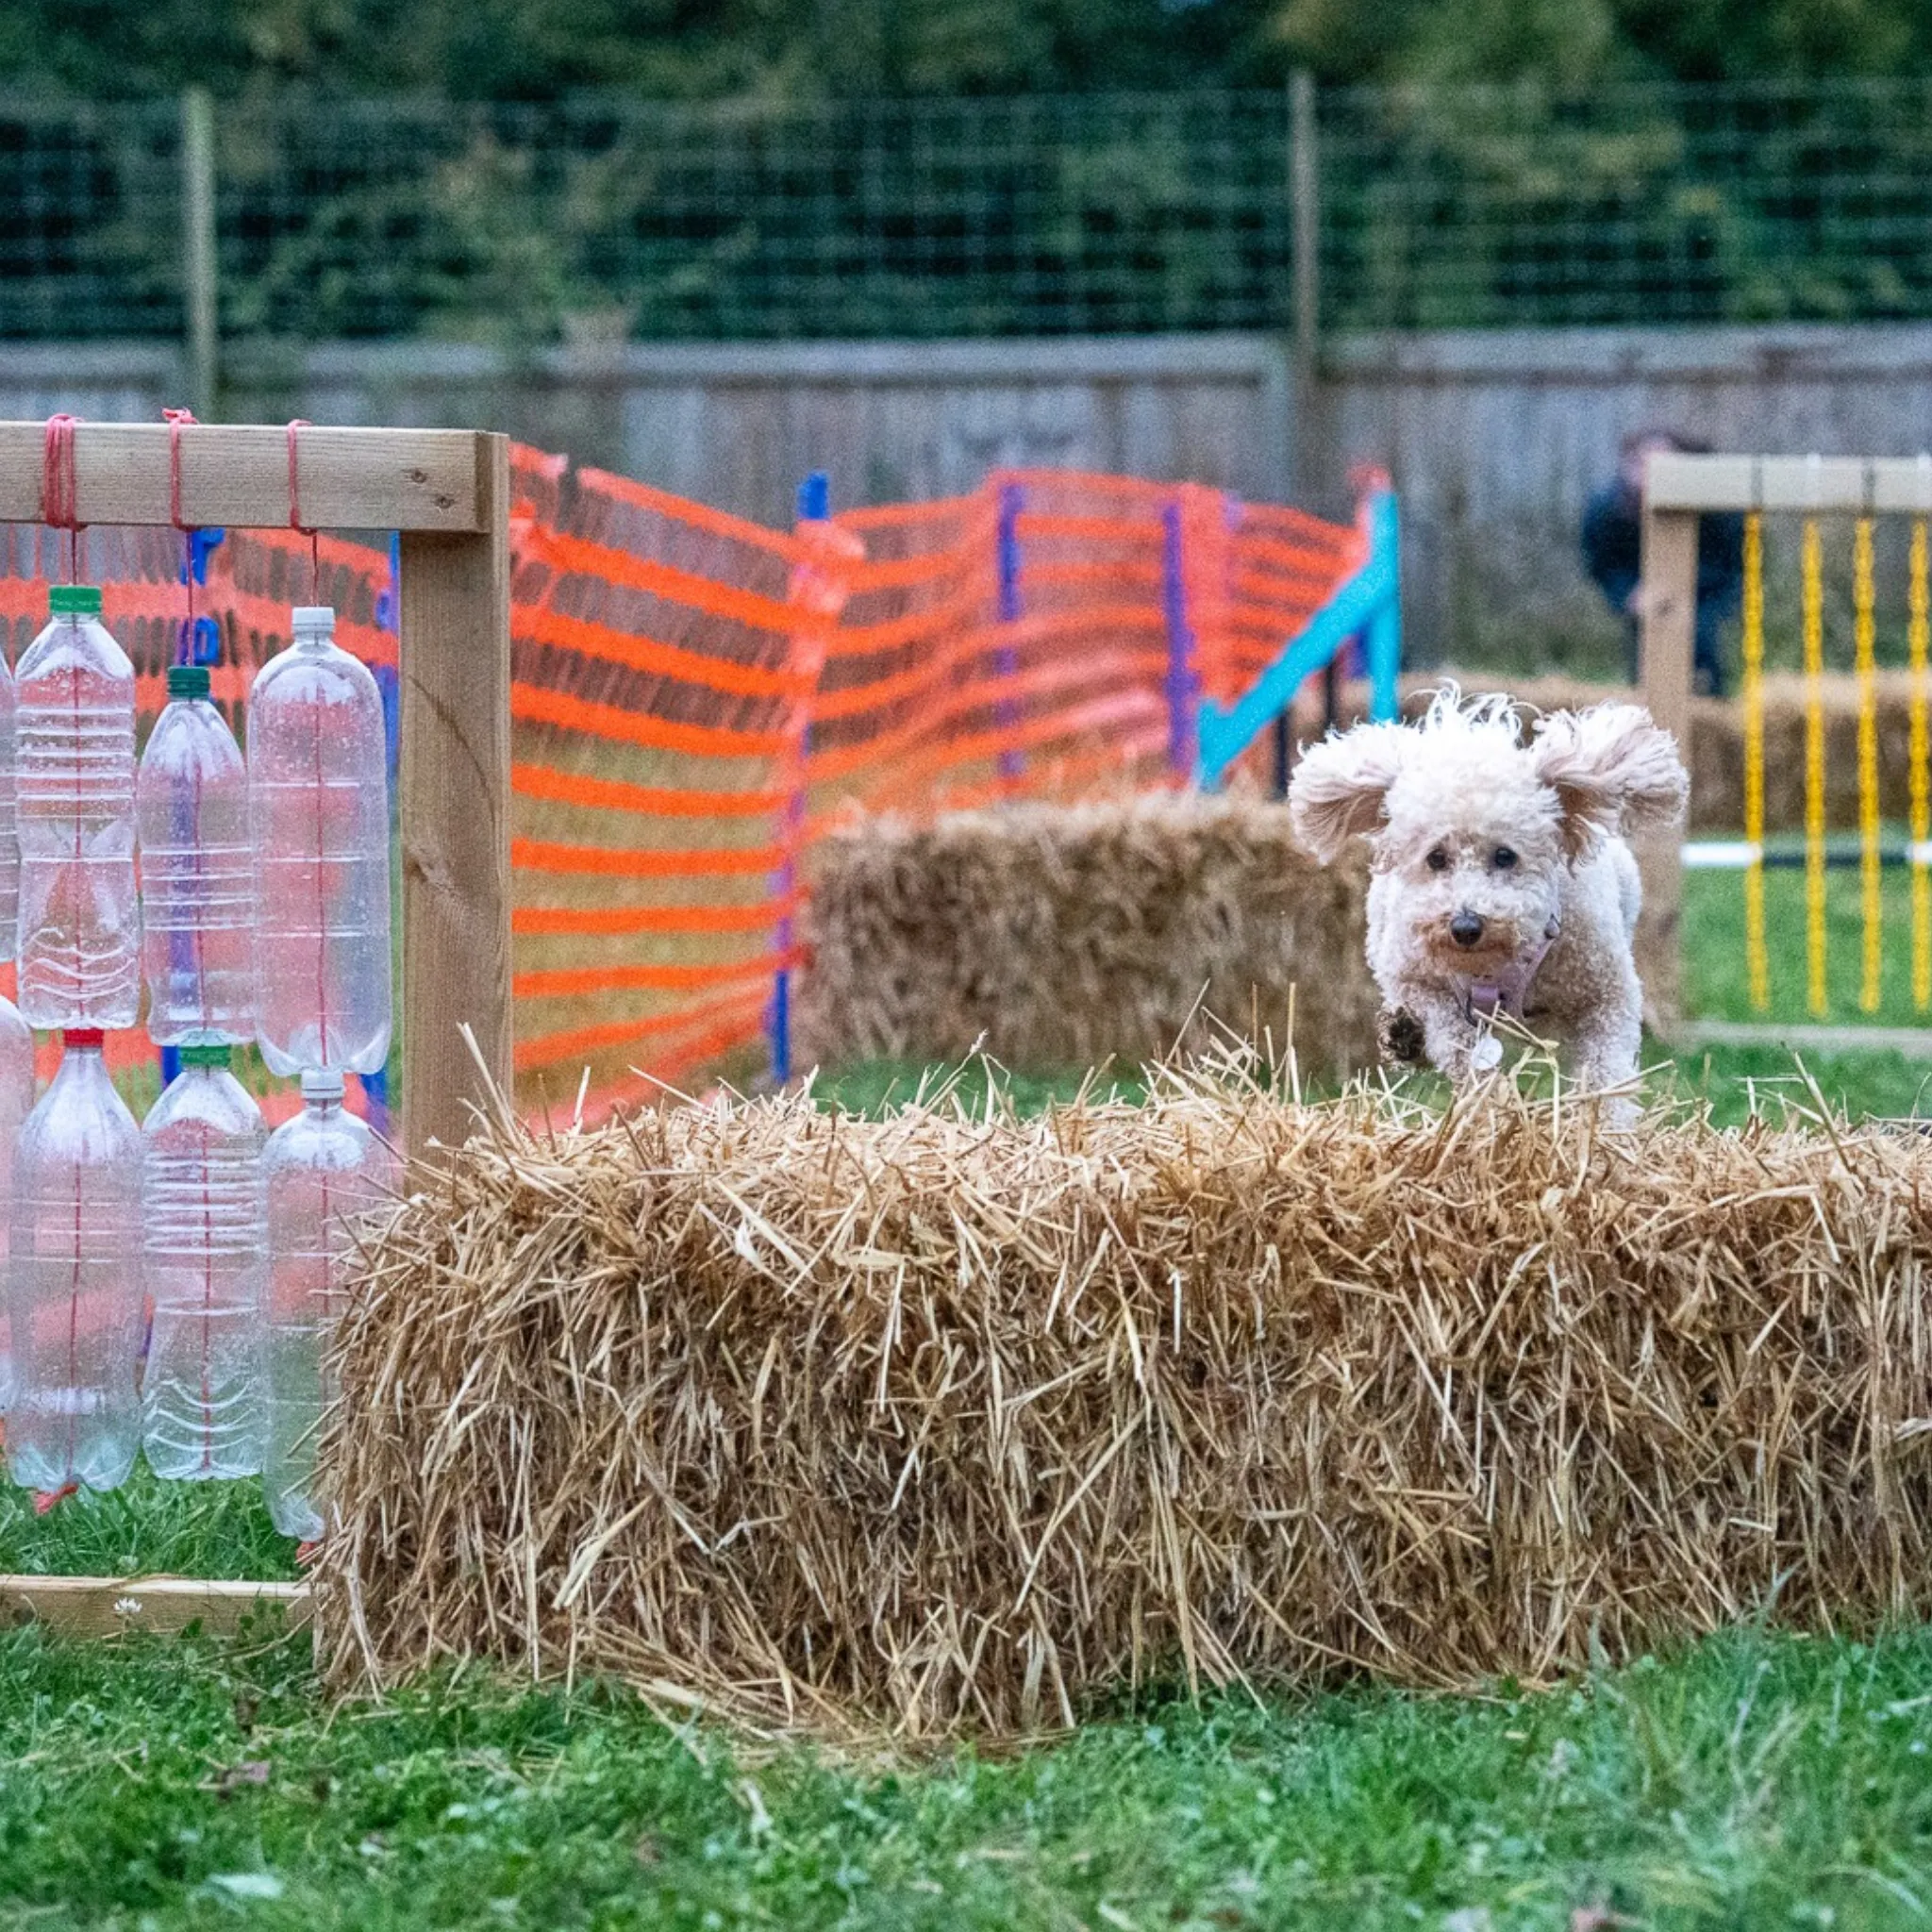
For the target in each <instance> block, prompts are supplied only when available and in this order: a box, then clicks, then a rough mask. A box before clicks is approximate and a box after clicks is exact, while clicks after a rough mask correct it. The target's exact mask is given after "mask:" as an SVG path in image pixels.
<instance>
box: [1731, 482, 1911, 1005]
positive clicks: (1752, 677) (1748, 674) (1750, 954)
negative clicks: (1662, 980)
mask: <svg viewBox="0 0 1932 1932" xmlns="http://www.w3.org/2000/svg"><path fill="white" fill-rule="evenodd" d="M1743 647H1744V842H1745V844H1747V845H1748V846H1750V848H1751V862H1750V864H1749V865H1747V866H1746V867H1745V868H1744V961H1745V966H1746V968H1747V970H1748V972H1749V974H1750V979H1751V1004H1752V1006H1753V1007H1754V1008H1756V1009H1757V1011H1758V1012H1760V1013H1763V1012H1768V1011H1769V1010H1770V1008H1771V956H1770V954H1769V953H1768V952H1767V951H1766V949H1765V943H1764V519H1763V517H1762V516H1760V515H1759V514H1758V513H1757V511H1756V510H1755V509H1754V510H1753V511H1752V512H1751V514H1750V515H1749V516H1747V517H1746V518H1745V519H1744V638H1743ZM1926 903H1927V905H1928V907H1932V897H1928V899H1927V902H1926Z"/></svg>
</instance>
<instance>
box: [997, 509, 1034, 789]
mask: <svg viewBox="0 0 1932 1932" xmlns="http://www.w3.org/2000/svg"><path fill="white" fill-rule="evenodd" d="M1025 501H1026V492H1025V491H1024V489H1022V488H1021V486H1020V485H1019V484H1017V483H1002V484H1001V485H1000V509H999V526H998V530H999V534H998V543H999V579H1000V604H999V619H1000V623H1001V624H1002V625H1008V624H1018V623H1019V621H1020V512H1021V510H1022V508H1024V506H1025ZM992 664H993V669H994V671H995V672H997V673H998V675H999V676H1000V679H1001V681H1002V682H1003V683H1004V682H1005V681H1006V680H1007V679H1008V678H1010V677H1012V676H1013V675H1014V674H1015V673H1016V672H1017V671H1018V670H1019V668H1020V654H1019V652H1018V651H1017V650H1015V649H1014V647H1013V646H1012V645H1011V644H1010V643H1002V644H1001V645H1000V646H999V647H998V649H996V650H995V651H994V652H993V657H992ZM995 716H996V717H997V718H998V719H999V724H1000V729H1001V730H1002V731H1010V730H1011V729H1012V727H1013V726H1014V725H1015V724H1018V723H1019V721H1020V708H1019V707H1018V706H1017V705H1016V704H1015V703H1014V702H1013V700H1012V699H1011V698H1002V699H1001V700H1000V702H999V708H998V710H997V711H996V713H995ZM1025 765H1026V760H1025V759H1024V758H1023V757H1022V756H1021V755H1020V753H1019V752H1017V751H1015V750H1014V749H1013V748H1012V747H1011V746H1010V745H1009V746H1008V747H1007V749H1006V750H1004V751H1002V752H1001V753H1000V758H999V772H1000V776H1001V777H1002V778H1017V777H1018V776H1019V775H1020V774H1021V773H1022V772H1023V771H1024V769H1025Z"/></svg>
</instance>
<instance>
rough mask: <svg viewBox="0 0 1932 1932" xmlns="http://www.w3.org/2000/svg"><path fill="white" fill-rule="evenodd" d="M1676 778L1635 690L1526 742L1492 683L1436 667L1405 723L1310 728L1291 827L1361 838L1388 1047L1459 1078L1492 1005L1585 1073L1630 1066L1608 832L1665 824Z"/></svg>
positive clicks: (1479, 1061) (1631, 1028) (1633, 1055)
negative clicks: (1634, 699) (1421, 712)
mask: <svg viewBox="0 0 1932 1932" xmlns="http://www.w3.org/2000/svg"><path fill="white" fill-rule="evenodd" d="M1689 790H1690V780H1689V778H1688V776H1687V775H1686V774H1685V771H1684V766H1683V762H1682V760H1681V759H1680V758H1678V756H1677V748H1676V745H1675V744H1674V741H1672V739H1671V736H1670V734H1669V733H1668V732H1666V731H1664V730H1662V729H1660V728H1659V727H1658V726H1657V725H1656V724H1652V723H1651V720H1650V714H1649V713H1648V712H1647V711H1644V710H1642V709H1641V708H1639V707H1638V706H1636V705H1625V704H1602V705H1595V706H1592V707H1591V708H1590V709H1589V710H1587V711H1557V712H1554V713H1552V714H1551V715H1550V716H1548V717H1546V718H1544V719H1542V720H1541V723H1540V724H1538V726H1537V730H1536V735H1535V737H1534V738H1532V739H1531V740H1530V741H1529V742H1528V743H1526V744H1525V743H1524V741H1523V734H1522V728H1521V724H1520V721H1519V719H1518V716H1517V712H1516V708H1515V707H1514V706H1513V705H1512V704H1511V703H1510V702H1509V700H1508V699H1507V698H1505V697H1483V698H1475V699H1472V700H1470V701H1469V702H1467V703H1465V702H1464V701H1463V700H1462V698H1461V695H1460V693H1459V692H1458V691H1457V690H1456V688H1455V686H1453V685H1450V686H1446V687H1445V688H1444V689H1443V690H1441V691H1439V692H1438V693H1437V694H1436V697H1435V699H1434V701H1433V702H1432V703H1431V705H1430V706H1429V709H1428V712H1427V715H1426V716H1425V717H1424V719H1423V720H1422V722H1421V723H1420V724H1412V725H1411V724H1358V725H1357V726H1356V727H1355V729H1354V730H1352V731H1348V732H1344V733H1343V734H1341V736H1339V737H1330V738H1327V739H1325V740H1324V741H1322V742H1321V743H1319V744H1316V745H1312V746H1310V747H1309V748H1308V749H1307V752H1306V753H1305V754H1304V755H1303V757H1302V759H1301V762H1300V764H1299V766H1298V767H1297V769H1296V771H1295V774H1294V781H1293V783H1292V784H1291V787H1290V788H1289V806H1290V809H1291V812H1292V815H1293V823H1294V830H1295V836H1296V837H1297V839H1299V840H1300V841H1301V842H1302V844H1304V845H1305V846H1306V847H1307V849H1308V851H1309V852H1311V853H1312V854H1313V855H1314V857H1315V858H1317V859H1319V860H1320V861H1321V862H1322V863H1323V864H1324V865H1325V864H1327V863H1328V862H1329V861H1330V860H1331V859H1333V858H1335V857H1336V856H1337V855H1338V854H1339V853H1340V852H1341V849H1342V848H1343V846H1345V845H1346V844H1347V842H1348V841H1349V840H1350V839H1352V838H1354V837H1356V836H1357V835H1358V834H1359V835H1364V836H1366V837H1368V839H1369V841H1370V855H1371V864H1372V867H1373V871H1374V877H1373V879H1372V882H1371V884H1370V887H1369V945H1368V954H1369V968H1370V971H1371V972H1373V973H1374V975H1375V981H1376V984H1377V985H1378V986H1379V987H1380V988H1381V990H1382V996H1383V1000H1384V1002H1385V1008H1384V1013H1383V1045H1384V1050H1385V1052H1387V1053H1388V1054H1389V1055H1390V1056H1391V1058H1400V1059H1411V1060H1419V1059H1422V1058H1427V1059H1428V1060H1429V1061H1430V1062H1431V1063H1432V1064H1433V1065H1435V1066H1437V1067H1439V1068H1441V1070H1442V1072H1444V1073H1445V1074H1450V1075H1451V1076H1452V1077H1454V1078H1457V1079H1463V1078H1466V1077H1467V1076H1468V1075H1469V1074H1472V1073H1481V1072H1484V1071H1486V1070H1487V1069H1488V1068H1490V1067H1493V1066H1495V1065H1496V1064H1497V1063H1498V1062H1499V1061H1500V1060H1501V1058H1502V1046H1501V1042H1500V1041H1498V1040H1496V1039H1495V1037H1494V1035H1493V1033H1492V1031H1491V1025H1492V1023H1493V1021H1494V1019H1495V1016H1496V1015H1497V1014H1499V1013H1501V1014H1506V1015H1507V1016H1509V1017H1510V1018H1512V1019H1514V1020H1516V1021H1518V1022H1520V1023H1521V1024H1523V1025H1524V1026H1525V1027H1527V1029H1528V1030H1529V1031H1530V1032H1532V1033H1534V1034H1536V1035H1537V1036H1538V1037H1540V1038H1541V1039H1546V1040H1554V1041H1556V1042H1557V1046H1558V1048H1559V1050H1560V1051H1561V1052H1562V1055H1563V1058H1565V1059H1566V1060H1567V1062H1568V1063H1569V1066H1570V1068H1571V1071H1572V1072H1573V1074H1574V1076H1575V1077H1576V1079H1577V1080H1578V1082H1579V1083H1580V1084H1582V1085H1583V1086H1584V1087H1585V1088H1586V1089H1588V1090H1590V1091H1602V1090H1604V1089H1605V1088H1608V1087H1615V1086H1619V1085H1621V1084H1622V1083H1624V1082H1625V1081H1628V1080H1630V1079H1631V1078H1633V1077H1634V1075H1635V1074H1636V1072H1637V1056H1638V1051H1639V1048H1640V1046H1641V1022H1642V1012H1643V995H1642V990H1641V987H1640V986H1639V984H1638V980H1637V968H1636V965H1635V963H1634V962H1633V960H1632V958H1631V955H1630V938H1631V934H1632V933H1633V931H1634V930H1635V929H1636V924H1637V909H1638V905H1639V900H1640V888H1639V885H1638V878H1637V861H1636V860H1635V858H1632V856H1631V853H1630V848H1629V846H1628V845H1626V844H1625V843H1624V838H1623V834H1624V833H1625V832H1630V831H1639V830H1641V829H1643V828H1645V827H1648V826H1653V825H1667V824H1672V823H1673V822H1674V820H1675V819H1676V818H1677V817H1678V816H1679V815H1680V814H1681V813H1682V811H1683V809H1684V802H1685V798H1686V796H1687V794H1688V792H1689Z"/></svg>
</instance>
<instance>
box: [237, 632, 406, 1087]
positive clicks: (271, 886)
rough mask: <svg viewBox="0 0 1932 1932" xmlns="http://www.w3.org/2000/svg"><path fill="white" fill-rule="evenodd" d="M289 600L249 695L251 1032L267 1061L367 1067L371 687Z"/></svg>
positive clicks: (383, 783) (383, 794) (380, 1044)
mask: <svg viewBox="0 0 1932 1932" xmlns="http://www.w3.org/2000/svg"><path fill="white" fill-rule="evenodd" d="M334 633H335V612H334V611H333V610H330V609H329V608H327V607H326V606H300V607H297V608H296V610H295V613H294V641H293V643H291V645H290V646H289V648H288V649H287V650H286V651H284V652H282V653H281V654H280V655H279V656H278V657H276V658H274V659H272V660H271V661H270V662H269V663H268V664H266V665H264V666H263V668H262V671H261V675H259V676H258V677H257V679H256V680H255V689H254V690H253V691H250V693H249V696H248V798H249V824H250V829H251V831H252V834H253V839H254V845H255V862H256V878H257V908H258V910H257V917H256V941H255V985H256V1017H255V1024H256V1038H257V1039H258V1041H260V1044H261V1052H262V1058H264V1059H266V1060H267V1062H268V1064H269V1067H270V1069H271V1071H273V1072H275V1073H276V1074H283V1075H287V1074H297V1073H300V1072H302V1071H303V1070H304V1069H307V1068H328V1069H332V1070H334V1071H338V1072H340V1071H343V1070H349V1071H353V1072H355V1073H358V1074H373V1073H375V1072H376V1071H378V1069H380V1068H381V1066H382V1064H383V1062H384V1061H385V1059H387V1058H388V1056H389V1041H390V923H389V900H390V894H389V779H388V771H387V763H386V759H385V755H384V751H385V748H384V742H383V728H382V700H381V698H380V697H379V696H378V695H377V692H376V689H375V678H373V677H372V676H371V675H369V672H368V669H367V667H366V666H364V665H362V664H360V663H358V661H357V660H356V659H355V658H352V657H350V655H349V654H348V653H347V652H346V651H344V650H341V648H339V647H338V645H337V643H336V641H335V635H334Z"/></svg>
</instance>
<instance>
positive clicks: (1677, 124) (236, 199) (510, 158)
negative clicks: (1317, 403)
mask: <svg viewBox="0 0 1932 1932" xmlns="http://www.w3.org/2000/svg"><path fill="white" fill-rule="evenodd" d="M1297 68H1307V69H1308V70H1310V71H1311V72H1312V73H1313V74H1314V75H1316V77H1317V79H1318V80H1319V81H1320V83H1321V84H1322V92H1321V102H1322V106H1321V125H1322V139H1321V155H1322V163H1321V196H1322V210H1323V212H1322V248H1323V256H1324V264H1323V265H1324V277H1323V287H1324V315H1323V324H1324V329H1327V330H1330V331H1333V330H1361V329H1373V328H1397V329H1407V328H1426V327H1471V326H1474V327H1482V326H1507V325H1564V324H1569V325H1588V324H1596V325H1607V324H1620V323H1655V322H1685V323H1693V322H1702V323H1710V322H1742V323H1748V322H1763V321H1775V320H1784V319H1809V320H1825V321H1853V320H1864V319H1881V318H1889V319H1907V318H1909V319H1921V318H1926V317H1932V80H1928V79H1926V78H1924V76H1926V75H1932V4H1927V0H1375V4H1374V5H1373V6H1365V5H1363V4H1362V0H710V4H704V5H700V4H697V0H384V4H381V5H378V4H376V0H143V4H142V5H140V6H134V5H131V4H128V0H8V5H6V6H5V7H4V8H0V337H10V338H13V339H16V340H23V339H28V340H30V339H41V340H55V339H95V340H100V339H125V338H129V337H141V336H161V335H176V334H178V333H179V331H180V329H181V326H182V323H183V314H184V308H183V297H182V289H181V286H180V275H181V265H180V264H181V254H180V248H179V242H178V238H179V236H180V233H181V165H180V138H181V120H180V108H179V95H180V90H181V89H182V88H184V87H186V86H188V85H205V86H206V87H208V89H209V90H210V92H212V94H213V96H214V98H215V101H216V104H217V108H218V130H217V146H218V208H219V257H220V265H221V318H222V326H223V330H224V332H225V334H227V335H229V336H240V337H254V338H286V339H308V340H318V339H333V338H361V339H370V338H398V337H408V336H437V337H445V338H452V339H458V340H463V341H494V342H500V343H508V344H512V345H538V344H543V343H550V342H558V341H563V342H570V341H608V340H623V339H626V338H649V339H659V340H662V339H675V338H686V339H706V338H710V339H721V338H722V339H757V338H762V339H768V340H771V339H797V338H806V337H820V338H826V337H858V336H899V337H937V336H991V335H1007V334H1016V335H1017V334H1028V335H1041V334H1119V333H1147V332H1156V331H1174V330H1205V329H1275V328H1282V327H1286V326H1287V325H1289V322H1290V319H1291V313H1290V311H1291V221H1290V217H1289V210H1288V197H1287V192H1286V150H1287V142H1288V123H1289V116H1288V107H1287V100H1286V91H1285V89H1284V87H1283V85H1282V83H1283V82H1284V81H1285V79H1286V77H1287V76H1288V75H1290V74H1291V72H1293V71H1294V70H1295V69H1297Z"/></svg>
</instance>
